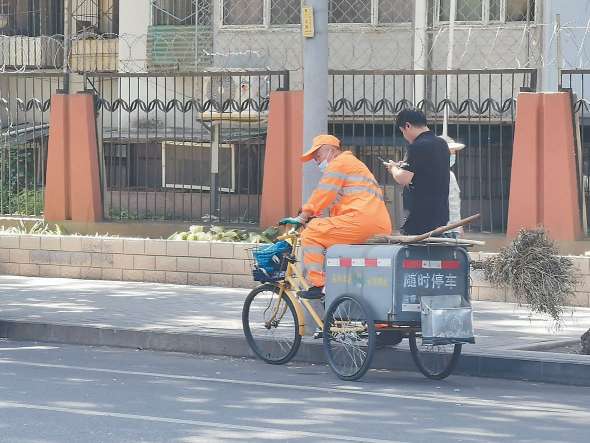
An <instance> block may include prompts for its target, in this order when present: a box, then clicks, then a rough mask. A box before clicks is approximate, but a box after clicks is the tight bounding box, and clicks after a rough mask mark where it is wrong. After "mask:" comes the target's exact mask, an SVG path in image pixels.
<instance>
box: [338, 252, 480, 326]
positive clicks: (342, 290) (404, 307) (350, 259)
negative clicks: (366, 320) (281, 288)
mask: <svg viewBox="0 0 590 443" xmlns="http://www.w3.org/2000/svg"><path fill="white" fill-rule="evenodd" d="M343 294H354V295H358V296H360V297H362V298H363V299H364V300H366V301H367V303H368V305H369V308H370V309H371V311H372V312H371V313H372V315H373V318H374V319H375V321H378V322H392V323H395V324H398V325H419V324H420V321H421V297H423V296H432V297H437V296H456V297H454V298H455V299H457V297H460V299H461V300H463V301H464V305H465V306H469V256H468V254H467V252H466V251H465V249H463V248H460V247H455V246H448V245H441V246H438V245H424V246H422V245H420V246H415V245H410V246H404V245H336V246H332V247H331V248H329V249H328V251H327V253H326V308H328V306H329V305H330V304H331V303H332V302H333V301H334V300H335V299H336V297H338V296H339V295H343Z"/></svg>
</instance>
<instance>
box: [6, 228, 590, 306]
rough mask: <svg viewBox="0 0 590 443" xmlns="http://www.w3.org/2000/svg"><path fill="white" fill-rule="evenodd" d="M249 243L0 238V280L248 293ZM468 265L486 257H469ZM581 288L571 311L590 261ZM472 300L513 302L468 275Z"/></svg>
mask: <svg viewBox="0 0 590 443" xmlns="http://www.w3.org/2000/svg"><path fill="white" fill-rule="evenodd" d="M253 246H254V245H252V244H248V243H220V242H197V241H177V240H152V239H146V240H141V239H131V238H98V237H81V236H40V235H7V234H0V274H11V275H24V276H35V277H64V278H83V279H92V280H125V281H145V282H158V283H174V284H183V285H187V284H188V285H199V286H208V285H210V286H221V287H234V288H251V287H253V286H255V283H254V282H253V281H252V278H251V277H250V261H249V260H248V249H249V248H252V247H253ZM470 255H471V257H472V259H474V260H479V259H484V258H485V257H486V256H489V255H491V254H490V253H484V252H481V253H480V252H472V253H471V254H470ZM571 258H572V259H573V260H574V262H575V265H576V268H577V270H578V273H579V276H580V280H581V284H580V286H579V288H578V291H579V292H576V294H575V297H574V299H573V300H572V303H571V304H572V305H575V306H584V307H589V306H590V257H583V256H576V257H571ZM471 277H472V298H473V300H488V301H502V302H504V301H506V302H514V301H515V299H514V296H513V295H512V294H511V293H510V291H506V290H499V289H497V288H492V287H491V285H490V284H489V283H488V282H487V281H485V280H484V278H483V274H482V272H481V271H473V272H472V273H471Z"/></svg>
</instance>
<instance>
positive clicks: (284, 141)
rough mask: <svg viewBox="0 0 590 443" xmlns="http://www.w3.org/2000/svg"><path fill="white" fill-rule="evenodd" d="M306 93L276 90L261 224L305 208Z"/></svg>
mask: <svg viewBox="0 0 590 443" xmlns="http://www.w3.org/2000/svg"><path fill="white" fill-rule="evenodd" d="M302 146H303V92H302V91H289V92H283V91H278V92H272V93H271V95H270V104H269V116H268V133H267V135H266V151H265V157H264V178H263V183H262V199H261V208H260V226H261V227H263V228H266V227H268V226H272V225H276V224H277V221H279V219H281V218H283V217H287V216H289V215H295V214H296V212H297V210H298V209H299V208H300V207H301V182H302V175H303V167H302V166H303V164H302V162H301V159H300V157H301V152H302Z"/></svg>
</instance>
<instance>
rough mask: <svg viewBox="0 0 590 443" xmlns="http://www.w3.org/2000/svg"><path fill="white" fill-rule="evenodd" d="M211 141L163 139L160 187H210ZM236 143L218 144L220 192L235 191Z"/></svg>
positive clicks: (207, 188) (203, 188)
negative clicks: (197, 141) (196, 141)
mask: <svg viewBox="0 0 590 443" xmlns="http://www.w3.org/2000/svg"><path fill="white" fill-rule="evenodd" d="M211 147H212V144H211V143H206V142H205V143H195V142H181V141H164V142H162V187H163V188H176V189H201V190H210V189H211V170H212V167H211ZM235 158H236V156H235V146H234V145H233V144H221V145H219V155H218V162H217V163H218V164H217V170H218V186H219V190H220V191H222V192H235V188H236V164H235Z"/></svg>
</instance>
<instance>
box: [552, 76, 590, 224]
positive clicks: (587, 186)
mask: <svg viewBox="0 0 590 443" xmlns="http://www.w3.org/2000/svg"><path fill="white" fill-rule="evenodd" d="M559 86H560V89H562V90H570V91H571V92H572V94H573V96H572V99H573V103H572V105H573V108H574V115H575V119H574V123H575V135H576V138H577V146H578V147H579V149H580V150H579V151H578V154H579V155H578V173H579V175H578V177H579V179H578V182H579V186H580V203H581V208H582V223H583V226H584V229H585V230H586V233H590V224H589V223H588V220H589V219H590V210H589V207H590V69H566V70H562V71H561V73H560V79H559Z"/></svg>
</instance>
